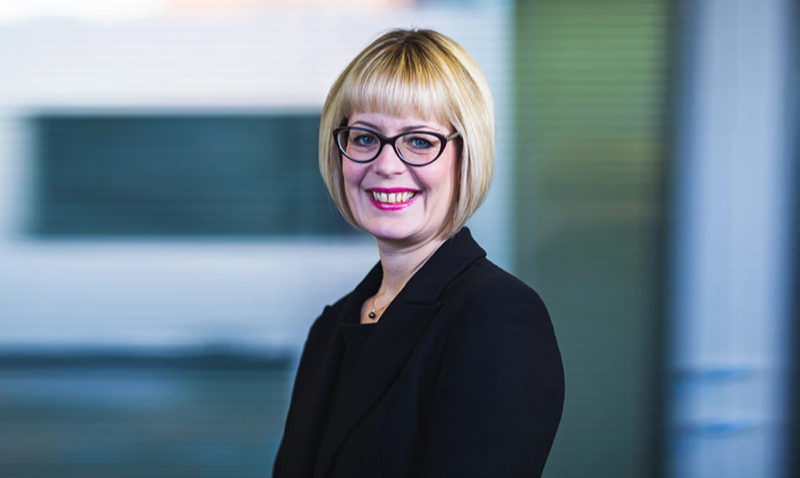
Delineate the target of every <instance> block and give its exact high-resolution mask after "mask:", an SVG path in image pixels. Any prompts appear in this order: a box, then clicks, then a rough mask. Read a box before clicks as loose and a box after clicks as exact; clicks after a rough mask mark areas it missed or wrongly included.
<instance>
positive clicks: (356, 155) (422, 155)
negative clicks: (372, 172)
mask: <svg viewBox="0 0 800 478" xmlns="http://www.w3.org/2000/svg"><path fill="white" fill-rule="evenodd" d="M456 136H458V131H456V132H455V133H453V134H451V135H450V136H445V135H443V134H440V133H434V132H432V131H408V132H405V133H400V134H398V135H397V136H392V137H391V138H387V137H385V136H381V135H380V134H378V133H376V132H375V131H372V130H370V129H367V128H360V127H357V126H343V127H341V128H336V129H334V130H333V138H334V140H335V141H336V145H337V146H339V151H341V152H342V154H343V155H345V156H347V157H348V158H349V159H351V160H352V161H355V162H357V163H368V162H370V161H372V160H374V159H375V158H377V157H378V155H379V154H381V150H383V147H384V146H385V145H387V144H389V145H391V146H392V148H393V149H394V152H395V153H397V156H398V157H399V158H400V159H401V160H402V161H403V162H404V163H406V164H408V165H410V166H425V165H427V164H430V163H432V162H434V161H436V160H437V159H439V156H441V155H442V152H444V148H445V147H446V146H447V142H448V141H450V140H451V139H453V138H455V137H456Z"/></svg>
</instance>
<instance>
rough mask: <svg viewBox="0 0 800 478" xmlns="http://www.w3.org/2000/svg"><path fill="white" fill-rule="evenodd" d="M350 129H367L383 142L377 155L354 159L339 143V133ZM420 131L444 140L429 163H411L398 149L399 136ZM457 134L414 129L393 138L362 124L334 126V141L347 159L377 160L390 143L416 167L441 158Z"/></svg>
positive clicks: (358, 161)
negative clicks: (361, 125)
mask: <svg viewBox="0 0 800 478" xmlns="http://www.w3.org/2000/svg"><path fill="white" fill-rule="evenodd" d="M349 130H358V131H366V132H367V133H371V134H374V135H375V136H376V137H377V138H378V139H379V140H380V142H381V144H380V146H378V151H377V152H376V153H375V156H373V157H372V158H370V159H353V158H351V157H350V156H348V155H347V153H346V152H345V151H344V148H342V145H341V143H339V133H341V132H342V131H349ZM420 133H424V134H429V135H432V136H436V137H437V138H439V141H441V142H442V145H441V146H440V147H439V152H438V153H437V154H436V156H434V157H433V159H431V160H430V161H428V162H427V163H422V164H415V163H410V162H408V160H406V159H405V158H404V157H403V155H402V154H400V150H399V149H397V140H398V138H400V137H402V136H408V135H410V134H420ZM456 136H460V134H459V132H458V131H455V132H454V133H453V134H451V135H449V136H445V135H443V134H441V133H436V132H434V131H422V130H414V131H406V132H405V133H400V134H398V135H395V136H392V137H391V138H387V137H386V136H383V135H381V134H380V133H378V132H376V131H373V130H371V129H368V128H362V127H360V126H340V127H338V128H334V130H333V142H334V143H336V147H337V148H339V152H340V153H342V154H343V155H344V156H345V157H347V159H349V160H350V161H353V162H356V163H360V164H366V163H369V162H372V161H375V159H377V158H378V156H380V155H381V151H383V147H384V146H386V145H387V144H389V145H391V146H392V149H393V150H394V153H395V154H396V155H397V157H398V158H400V161H402V162H404V163H405V164H407V165H409V166H414V167H419V166H427V165H429V164H431V163H432V162H434V161H436V160H437V159H439V157H440V156H441V155H442V153H444V150H445V148H446V147H447V143H448V142H450V140H452V139H453V138H455V137H456Z"/></svg>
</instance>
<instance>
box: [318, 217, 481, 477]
mask: <svg viewBox="0 0 800 478" xmlns="http://www.w3.org/2000/svg"><path fill="white" fill-rule="evenodd" d="M485 255H486V252H484V251H483V249H481V247H480V246H478V244H477V243H475V241H474V240H473V239H472V236H471V235H470V234H469V230H468V229H466V228H464V229H463V230H462V231H461V232H459V233H458V234H457V235H456V236H455V237H453V238H452V239H450V240H449V241H448V242H446V243H445V244H443V245H442V246H441V247H440V248H439V250H438V251H437V252H436V253H435V254H434V255H433V256H432V257H431V258H430V260H428V262H427V263H426V264H425V265H424V266H423V267H422V268H421V269H420V270H419V271H418V272H417V274H415V275H414V277H412V279H411V280H410V281H409V282H408V284H406V287H405V288H404V289H403V291H402V292H401V293H400V294H399V295H398V296H397V298H395V300H394V301H393V302H392V303H391V304H390V305H389V307H388V308H387V309H386V311H385V312H384V313H383V316H381V319H380V321H378V323H377V324H376V325H375V330H373V332H372V334H371V335H370V337H369V339H368V340H367V343H366V344H364V348H363V349H362V351H361V353H360V354H359V357H358V359H357V360H356V362H355V364H354V365H353V369H352V372H351V373H350V376H349V377H348V379H347V382H346V383H345V384H344V388H343V389H342V393H341V396H340V398H339V399H338V401H337V403H336V405H335V408H334V409H333V414H332V416H331V420H330V422H329V424H328V428H327V430H326V432H325V434H324V436H323V438H322V443H321V445H320V449H319V455H318V459H317V463H316V467H315V471H314V476H316V477H324V476H325V474H326V473H327V471H328V468H329V467H330V465H331V463H332V462H333V459H334V457H335V456H336V453H337V452H338V450H339V447H340V445H341V444H342V442H343V441H344V440H345V438H347V435H348V434H349V433H350V431H351V430H352V429H353V427H355V425H356V424H357V423H358V422H359V421H360V420H361V419H362V418H363V417H364V415H366V414H367V412H368V411H369V410H370V409H371V408H372V406H373V405H374V404H375V403H376V402H377V401H378V400H379V399H380V398H381V397H382V396H383V395H384V393H385V392H386V391H387V390H388V389H389V388H390V387H391V385H392V384H393V383H394V381H395V380H396V379H397V376H398V375H399V374H400V372H401V371H402V369H403V367H404V365H405V363H406V361H407V360H408V357H409V355H411V353H412V352H413V350H414V348H415V347H416V345H417V343H418V341H419V339H420V337H421V336H422V335H423V333H424V332H425V329H426V328H427V327H428V325H429V324H430V322H431V320H432V319H433V317H434V316H435V315H436V314H437V312H438V311H439V309H440V308H441V303H439V302H438V301H437V300H438V298H439V295H440V294H441V291H442V290H443V289H444V287H445V286H446V285H447V284H448V283H449V282H450V281H452V280H453V278H455V276H457V275H458V274H459V273H460V272H461V271H463V270H464V269H465V268H466V267H467V266H469V265H470V264H471V263H472V262H474V261H475V260H476V259H478V258H479V257H483V256H485ZM374 272H375V269H373V273H374ZM373 273H370V275H371V276H372V275H373ZM362 284H363V282H362ZM359 288H361V285H360V286H359ZM356 291H358V288H357V289H356ZM356 291H354V294H353V295H352V297H351V301H350V302H351V303H349V304H348V306H347V307H346V309H345V310H347V311H350V313H353V311H355V310H358V311H360V307H361V304H363V301H364V300H366V298H367V297H369V295H370V294H367V295H364V294H363V292H365V291H361V292H362V293H361V294H356V293H355V292H356ZM372 293H374V290H372ZM356 301H357V303H356ZM356 307H358V309H356ZM356 313H357V312H356Z"/></svg>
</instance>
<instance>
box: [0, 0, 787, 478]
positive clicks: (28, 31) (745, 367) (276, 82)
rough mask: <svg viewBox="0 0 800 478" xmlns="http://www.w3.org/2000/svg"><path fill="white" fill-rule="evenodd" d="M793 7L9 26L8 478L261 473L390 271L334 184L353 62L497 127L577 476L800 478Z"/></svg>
mask: <svg viewBox="0 0 800 478" xmlns="http://www.w3.org/2000/svg"><path fill="white" fill-rule="evenodd" d="M799 11H800V8H798V2H796V1H795V0H614V1H604V2H598V1H594V0H516V1H512V0H499V1H490V0H348V1H338V2H334V1H332V0H302V1H300V0H294V1H289V0H105V1H102V2H101V1H96V0H61V1H47V0H30V1H26V2H16V1H11V0H0V476H2V477H73V476H80V477H82V478H94V477H104V478H106V477H142V476H147V477H256V476H258V477H263V476H269V474H270V470H271V466H272V461H273V458H274V454H275V451H276V449H277V446H278V444H279V440H280V438H281V433H282V427H283V421H284V419H285V414H286V409H287V406H288V399H289V393H290V390H291V384H292V380H293V377H294V373H295V369H296V366H297V359H298V356H299V353H300V350H301V347H302V345H303V341H304V340H305V336H306V333H307V332H308V328H309V326H310V325H311V323H312V322H313V320H314V319H315V318H316V317H317V316H318V314H319V313H320V312H321V311H322V309H323V307H324V306H325V305H326V304H330V303H332V302H334V301H335V300H337V299H338V298H339V297H341V296H342V295H344V294H345V293H347V292H348V291H349V290H351V289H352V287H354V286H355V285H356V284H357V283H358V281H359V280H360V279H361V278H362V277H363V275H364V274H365V273H366V272H367V271H368V270H369V269H370V268H371V266H372V265H373V264H374V263H375V261H377V259H378V256H377V250H376V247H375V245H374V242H373V241H372V240H371V238H370V237H368V236H365V235H364V234H361V233H358V232H356V231H354V230H353V229H352V228H350V227H349V226H348V225H346V224H345V223H344V222H343V220H341V218H340V217H339V216H338V213H337V212H336V210H335V207H334V206H333V205H332V203H331V201H330V200H329V199H328V197H327V194H326V191H325V188H324V185H323V183H322V181H321V179H320V177H319V173H318V170H317V162H316V161H317V160H316V146H317V145H316V143H317V129H318V124H319V115H320V111H321V107H322V104H323V102H324V99H325V95H326V94H327V91H328V88H329V87H330V85H331V84H332V83H333V81H334V79H335V78H336V76H337V75H338V74H339V72H340V71H341V70H342V69H343V68H344V67H345V66H346V65H347V63H348V62H349V61H350V59H351V58H352V57H353V56H355V55H356V54H357V53H358V52H359V51H360V50H361V49H362V48H364V47H365V46H366V45H367V44H369V43H370V42H371V41H372V40H373V39H374V38H375V37H377V36H378V35H379V34H380V33H382V32H384V31H386V30H387V29H390V28H395V27H420V28H434V29H437V30H439V31H441V32H443V33H445V34H447V35H449V36H451V37H452V38H454V39H455V40H456V41H458V42H459V43H461V44H462V46H464V47H465V48H466V49H467V50H468V51H469V52H470V53H471V54H472V55H473V56H474V57H475V59H476V60H477V62H478V63H479V64H480V65H481V67H482V68H483V70H484V73H485V74H486V76H487V78H488V80H489V82H490V84H491V85H492V88H493V91H494V94H495V97H496V101H497V118H498V121H497V125H498V126H497V127H498V151H497V170H496V171H497V173H496V177H495V179H494V186H493V189H492V192H491V194H490V197H489V199H488V200H487V202H486V203H485V205H484V206H483V207H482V209H481V210H480V211H479V212H478V214H477V215H476V216H475V217H474V218H473V219H472V220H471V221H470V223H469V226H470V228H471V229H472V231H473V233H474V235H475V236H476V238H477V239H478V241H479V242H480V243H481V244H482V245H483V246H484V248H485V249H486V250H487V251H488V253H489V258H490V259H492V260H493V261H494V262H496V263H498V264H499V265H501V266H502V267H504V268H506V269H508V270H510V271H512V272H513V273H515V274H517V275H518V276H519V277H521V278H522V279H523V280H525V281H526V282H527V283H528V284H530V285H531V286H533V287H534V288H535V289H536V290H537V291H538V292H539V293H540V294H541V295H542V297H543V298H544V300H545V302H546V303H547V305H548V307H549V309H550V312H551V315H552V317H553V322H554V325H555V329H556V333H557V336H558V339H559V343H560V346H561V350H562V354H563V358H564V363H565V368H566V379H567V399H566V403H565V410H564V417H563V420H562V425H561V428H560V430H559V432H558V436H557V437H556V441H555V444H554V446H553V450H552V452H551V456H550V460H549V462H548V464H547V468H546V470H545V477H549V478H559V477H560V478H573V477H575V478H582V477H595V478H597V477H600V478H602V477H613V478H640V477H663V478H693V477H697V478H727V477H742V478H778V477H789V476H800V462H798V461H796V458H795V456H794V455H795V454H796V453H792V452H793V451H796V450H797V449H798V445H800V427H798V424H797V420H796V416H797V415H798V412H800V401H799V400H798V397H800V394H799V393H798V392H799V391H800V388H798V383H797V382H796V381H794V380H792V379H793V378H794V375H796V374H794V373H793V372H795V371H796V370H797V365H798V364H800V353H798V346H797V344H798V340H800V333H799V332H798V331H799V330H800V327H798V326H797V325H798V324H799V323H800V322H799V320H800V307H799V304H798V301H797V299H796V294H795V291H796V290H797V278H798V272H799V271H800V266H798V264H799V262H798V255H797V247H796V246H797V244H798V243H799V242H800V235H799V234H800V232H798V231H799V230H798V227H797V225H798V220H797V219H798V218H799V217H800V216H799V215H798V211H800V208H799V207H798V206H800V205H798V200H797V198H798V184H800V181H798V180H799V179H800V168H798V134H799V133H800V129H798V124H800V123H798V115H797V113H796V111H797V106H798V98H800V75H798V64H800V63H799V62H798V54H800V53H799V52H798V48H797V46H798V40H800V36H798V26H800V23H799V21H800V17H798V12H799Z"/></svg>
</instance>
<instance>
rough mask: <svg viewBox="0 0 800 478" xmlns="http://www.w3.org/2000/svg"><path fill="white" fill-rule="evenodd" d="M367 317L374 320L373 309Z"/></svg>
mask: <svg viewBox="0 0 800 478" xmlns="http://www.w3.org/2000/svg"><path fill="white" fill-rule="evenodd" d="M368 316H369V318H370V319H374V318H375V309H372V310H370V311H369V314H368Z"/></svg>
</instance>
